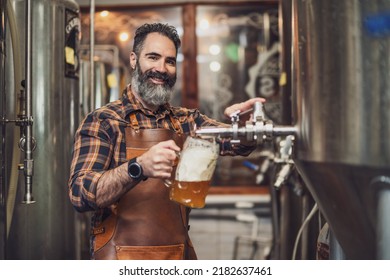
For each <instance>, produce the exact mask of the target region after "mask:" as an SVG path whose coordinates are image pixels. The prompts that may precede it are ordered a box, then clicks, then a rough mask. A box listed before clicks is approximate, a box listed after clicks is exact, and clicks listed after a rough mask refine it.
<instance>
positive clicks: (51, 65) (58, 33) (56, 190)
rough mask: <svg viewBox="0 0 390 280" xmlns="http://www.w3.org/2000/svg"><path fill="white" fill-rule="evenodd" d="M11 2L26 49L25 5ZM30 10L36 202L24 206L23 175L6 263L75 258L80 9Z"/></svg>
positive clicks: (51, 4)
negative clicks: (73, 166)
mask: <svg viewBox="0 0 390 280" xmlns="http://www.w3.org/2000/svg"><path fill="white" fill-rule="evenodd" d="M11 3H12V5H13V7H14V10H15V15H16V18H17V25H18V29H19V31H20V34H21V36H20V38H21V49H24V48H25V47H26V42H25V40H23V38H25V35H26V29H25V23H26V17H25V12H26V9H25V3H26V2H25V1H19V0H14V1H11ZM31 9H32V10H31V12H32V30H31V35H32V45H31V50H32V52H31V54H32V60H31V67H32V71H31V98H32V108H31V111H32V114H33V117H34V125H33V131H32V134H33V135H34V138H35V139H36V143H37V147H36V150H35V151H34V153H33V159H34V174H33V177H32V185H33V186H34V199H35V200H36V201H37V202H36V203H34V204H30V205H26V204H22V203H21V201H22V200H23V195H24V194H23V193H24V182H23V179H22V176H19V182H18V188H17V196H16V199H15V209H14V211H13V214H12V223H11V228H10V233H9V238H8V240H7V250H6V253H7V256H6V258H7V259H26V260H28V259H74V258H76V257H75V256H76V253H75V252H76V248H75V247H76V245H75V229H74V227H75V211H74V210H73V208H72V206H71V204H70V202H69V199H68V189H67V180H68V177H69V168H70V158H71V149H72V142H73V135H74V132H75V129H76V126H77V125H78V123H79V120H78V117H77V116H78V115H79V96H78V78H77V73H76V72H72V71H73V70H74V69H73V66H74V68H76V66H77V63H78V61H77V60H78V59H77V57H73V55H74V54H77V45H78V42H77V41H78V38H77V36H74V35H75V33H73V32H75V28H76V29H77V28H79V26H78V25H79V20H78V17H79V14H78V5H77V4H76V2H75V1H71V0H56V1H54V0H52V1H50V0H34V1H31ZM66 24H68V25H67V26H66ZM66 27H68V28H66ZM72 36H74V37H72ZM10 49H11V48H8V49H7V51H8V52H9V53H8V54H7V57H12V53H11V50H10ZM65 54H67V55H65ZM22 61H23V60H22ZM72 63H74V65H71V64H72ZM13 67H14V66H13V65H12V62H11V61H10V62H9V63H7V69H6V72H7V78H8V79H9V81H7V84H9V85H12V83H13V81H12V80H13V78H14V77H13V75H12V74H11V73H12V69H13ZM18 83H19V84H20V81H19V82H18ZM14 91H16V92H19V89H13V88H10V90H7V92H6V93H5V94H7V108H9V110H10V112H9V116H10V117H15V116H14V115H15V112H14V110H13V108H14V107H15V105H14V102H15V99H14V97H13V96H14ZM15 129H18V128H15V127H14V126H11V125H9V126H7V135H13V132H14V131H15ZM17 142H18V139H15V137H14V139H12V141H8V138H7V142H6V145H7V147H8V148H7V150H8V151H12V147H13V145H17ZM11 157H12V152H10V153H8V156H7V161H6V167H7V169H13V168H17V166H14V165H12V164H11Z"/></svg>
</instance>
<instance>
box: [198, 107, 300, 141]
mask: <svg viewBox="0 0 390 280" xmlns="http://www.w3.org/2000/svg"><path fill="white" fill-rule="evenodd" d="M248 112H253V113H252V114H253V117H252V119H251V120H249V121H247V122H246V123H245V126H242V127H239V120H240V116H241V115H243V114H246V113H248ZM231 121H232V124H231V127H202V128H200V129H198V130H196V131H195V134H196V135H197V136H199V137H204V136H215V137H219V138H230V139H231V142H232V143H240V141H241V140H243V139H245V140H246V141H248V142H252V141H256V142H257V144H258V145H260V144H262V143H264V142H265V141H272V140H273V138H274V137H276V136H287V135H295V134H296V127H294V126H275V125H274V124H273V123H272V121H271V120H267V119H266V118H265V113H264V108H263V103H261V102H256V103H255V104H254V105H253V108H252V109H251V110H249V111H245V112H240V111H236V112H234V113H233V114H232V115H231Z"/></svg>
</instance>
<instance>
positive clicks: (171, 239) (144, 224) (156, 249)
mask: <svg viewBox="0 0 390 280" xmlns="http://www.w3.org/2000/svg"><path fill="white" fill-rule="evenodd" d="M171 120H172V123H173V126H174V127H175V131H172V130H168V129H139V126H138V122H137V119H136V117H135V115H131V116H130V121H131V125H130V126H129V127H127V128H126V129H125V137H126V158H127V160H129V159H131V158H134V157H137V156H139V155H141V154H142V153H144V152H145V151H147V150H148V149H149V148H150V147H151V146H153V145H155V144H157V143H159V142H161V141H165V140H169V139H173V140H174V141H175V142H176V144H177V145H178V146H180V147H182V145H183V142H184V138H185V137H184V135H183V133H182V130H181V126H180V123H179V122H178V121H177V120H175V119H174V118H171ZM112 209H113V213H112V214H111V215H110V216H109V217H108V218H107V219H105V220H104V221H103V222H102V224H101V225H100V226H98V227H96V228H94V229H93V234H95V245H94V258H95V259H109V260H113V259H120V260H121V259H122V260H131V259H133V260H143V259H144V260H162V259H176V260H178V259H197V256H196V253H195V251H194V248H193V246H192V243H191V240H190V238H189V236H188V211H189V209H187V208H186V207H184V206H182V205H179V204H177V203H175V202H172V201H170V199H169V189H168V188H167V187H166V186H165V185H164V183H163V181H162V180H161V179H155V178H148V179H147V180H146V181H141V182H139V183H138V184H137V185H136V186H135V187H134V188H132V189H131V190H130V191H128V192H127V193H126V194H125V195H124V196H123V197H121V199H120V200H119V201H118V203H117V204H116V205H115V206H114V207H112Z"/></svg>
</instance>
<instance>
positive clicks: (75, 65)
mask: <svg viewBox="0 0 390 280" xmlns="http://www.w3.org/2000/svg"><path fill="white" fill-rule="evenodd" d="M80 26H81V25H80V18H79V14H78V13H77V12H75V11H73V10H69V9H65V46H64V55H65V76H66V77H69V78H76V79H78V77H79V57H78V47H79V43H80Z"/></svg>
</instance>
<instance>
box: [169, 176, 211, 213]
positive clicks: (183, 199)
mask: <svg viewBox="0 0 390 280" xmlns="http://www.w3.org/2000/svg"><path fill="white" fill-rule="evenodd" d="M209 188H210V181H200V182H179V181H176V180H174V181H173V183H172V186H171V191H170V194H169V197H170V199H171V200H174V201H176V202H179V203H181V204H183V205H186V206H188V207H191V208H203V207H204V205H205V203H206V196H207V194H208V192H209Z"/></svg>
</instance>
